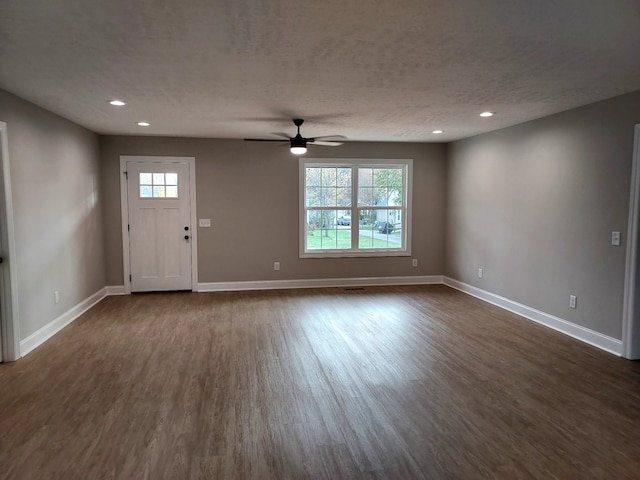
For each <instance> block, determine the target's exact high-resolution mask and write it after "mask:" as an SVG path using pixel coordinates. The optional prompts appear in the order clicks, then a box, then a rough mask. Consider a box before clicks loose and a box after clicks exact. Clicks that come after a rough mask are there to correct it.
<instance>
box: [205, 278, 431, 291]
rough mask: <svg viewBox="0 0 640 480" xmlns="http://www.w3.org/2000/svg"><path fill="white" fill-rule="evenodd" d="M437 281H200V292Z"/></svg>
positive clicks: (327, 279)
mask: <svg viewBox="0 0 640 480" xmlns="http://www.w3.org/2000/svg"><path fill="white" fill-rule="evenodd" d="M437 283H443V277H442V275H421V276H406V277H362V278H312V279H299V280H263V281H250V282H208V283H199V284H198V292H227V291H240V290H277V289H291V288H321V287H373V286H381V285H382V286H383V285H427V284H437Z"/></svg>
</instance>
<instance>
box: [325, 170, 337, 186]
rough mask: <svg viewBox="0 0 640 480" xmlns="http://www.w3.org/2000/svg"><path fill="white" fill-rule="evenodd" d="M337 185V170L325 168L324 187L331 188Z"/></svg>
mask: <svg viewBox="0 0 640 480" xmlns="http://www.w3.org/2000/svg"><path fill="white" fill-rule="evenodd" d="M335 185H336V169H335V168H323V169H322V186H323V187H331V186H335Z"/></svg>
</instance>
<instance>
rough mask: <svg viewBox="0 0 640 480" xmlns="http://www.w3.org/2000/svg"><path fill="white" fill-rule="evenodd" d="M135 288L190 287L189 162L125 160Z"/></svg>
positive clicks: (135, 290)
mask: <svg viewBox="0 0 640 480" xmlns="http://www.w3.org/2000/svg"><path fill="white" fill-rule="evenodd" d="M126 172H127V201H128V217H129V224H128V234H129V262H130V273H131V277H130V279H131V291H132V292H148V291H160V290H192V289H193V288H192V287H193V284H192V276H191V273H192V272H191V268H192V265H191V259H192V252H191V248H192V225H191V192H190V183H191V182H190V174H192V172H190V164H189V163H187V162H171V161H162V160H159V161H151V160H149V161H140V160H130V161H127V164H126Z"/></svg>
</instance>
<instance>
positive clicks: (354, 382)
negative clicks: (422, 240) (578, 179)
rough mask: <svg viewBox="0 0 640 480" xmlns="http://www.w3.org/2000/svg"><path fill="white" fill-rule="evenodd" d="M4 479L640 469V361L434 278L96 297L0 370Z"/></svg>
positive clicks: (445, 475)
mask: <svg viewBox="0 0 640 480" xmlns="http://www.w3.org/2000/svg"><path fill="white" fill-rule="evenodd" d="M0 478H2V479H20V480H22V479H25V480H37V479H65V480H72V479H91V480H97V479H136V480H138V479H150V480H157V479H256V480H267V479H331V480H338V479H509V480H511V479H545V480H548V479H562V480H564V479H591V478H594V479H638V478H640V364H639V363H638V362H630V361H627V360H624V359H620V358H617V357H615V356H613V355H610V354H608V353H605V352H602V351H600V350H598V349H596V348H593V347H590V346H588V345H585V344H583V343H581V342H579V341H577V340H574V339H571V338H569V337H567V336H564V335H562V334H559V333H557V332H554V331H552V330H549V329H547V328H545V327H542V326H539V325H536V324H534V323H532V322H529V321H527V320H525V319H522V318H520V317H518V316H516V315H513V314H510V313H508V312H505V311H503V310H500V309H498V308H496V307H493V306H491V305H488V304H486V303H483V302H481V301H479V300H477V299H475V298H473V297H470V296H467V295H464V294H462V293H460V292H457V291H455V290H452V289H449V288H447V287H445V286H441V285H436V286H415V287H380V288H366V289H363V290H345V289H312V290H285V291H264V292H229V293H165V294H138V295H132V296H125V297H109V298H106V299H105V300H103V301H102V302H100V303H99V304H98V305H97V306H95V307H94V308H93V309H91V310H90V311H89V312H87V313H86V314H85V315H83V316H82V317H81V318H80V319H78V320H76V322H74V323H73V324H71V325H70V326H69V327H67V328H66V329H64V330H63V331H62V332H60V333H59V334H58V335H56V336H55V337H53V338H52V339H51V340H50V341H48V342H47V343H45V344H44V345H42V346H41V347H39V348H38V349H36V350H35V351H34V352H32V353H30V354H29V355H28V356H26V357H25V358H24V359H22V360H20V361H19V362H16V363H12V364H2V365H0Z"/></svg>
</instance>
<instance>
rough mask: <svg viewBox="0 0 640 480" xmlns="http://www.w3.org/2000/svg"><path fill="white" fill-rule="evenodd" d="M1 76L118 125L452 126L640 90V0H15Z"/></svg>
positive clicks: (70, 111) (99, 122)
mask: <svg viewBox="0 0 640 480" xmlns="http://www.w3.org/2000/svg"><path fill="white" fill-rule="evenodd" d="M0 88H3V89H5V90H8V91H9V92H12V93H14V94H16V95H18V96H20V97H22V98H25V99H27V100H29V101H31V102H33V103H35V104H37V105H40V106H42V107H44V108H46V109H48V110H51V111H53V112H55V113H58V114H59V115H62V116H63V117H66V118H69V119H71V120H73V121H75V122H77V123H78V124H80V125H83V126H85V127H87V128H89V129H91V130H93V131H95V132H98V133H102V134H145V135H149V134H150V135H172V136H197V137H217V138H244V137H254V138H256V137H257V138H269V136H270V134H271V133H276V132H284V133H289V134H293V133H295V128H294V126H293V125H292V123H291V118H293V117H302V118H304V119H306V123H305V125H304V126H303V127H302V133H303V135H305V136H319V135H331V134H339V135H346V136H347V137H348V139H349V140H359V141H370V140H381V141H427V142H433V141H451V140H455V139H460V138H464V137H468V136H472V135H476V134H479V133H483V132H487V131H490V130H495V129H498V128H502V127H505V126H508V125H514V124H517V123H521V122H524V121H527V120H531V119H534V118H539V117H542V116H546V115H549V114H552V113H556V112H559V111H563V110H567V109H570V108H573V107H576V106H580V105H585V104H588V103H592V102H594V101H597V100H602V99H605V98H609V97H613V96H616V95H620V94H623V93H627V92H630V91H634V90H638V89H640V1H638V0H562V1H557V0H555V1H554V0H539V1H533V0H491V1H489V0H488V1H478V0H449V1H443V0H440V1H435V0H378V1H371V0H323V1H313V0H307V1H301V0H188V1H178V0H174V1H171V0H136V1H127V0H85V1H82V0H55V1H52V0H2V1H1V2H0ZM113 98H119V99H123V100H125V101H126V102H128V105H127V106H125V107H122V108H114V107H111V106H110V105H109V104H108V103H107V102H108V100H110V99H113ZM484 110H491V111H495V112H496V116H494V117H493V118H490V119H482V118H480V117H479V116H478V114H479V113H480V112H482V111H484ZM139 120H147V121H149V122H151V123H152V125H151V127H148V128H141V127H138V126H137V125H136V122H137V121H139ZM436 128H441V129H444V130H446V133H445V134H443V135H440V136H437V135H434V134H432V133H431V131H432V130H434V129H436Z"/></svg>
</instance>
